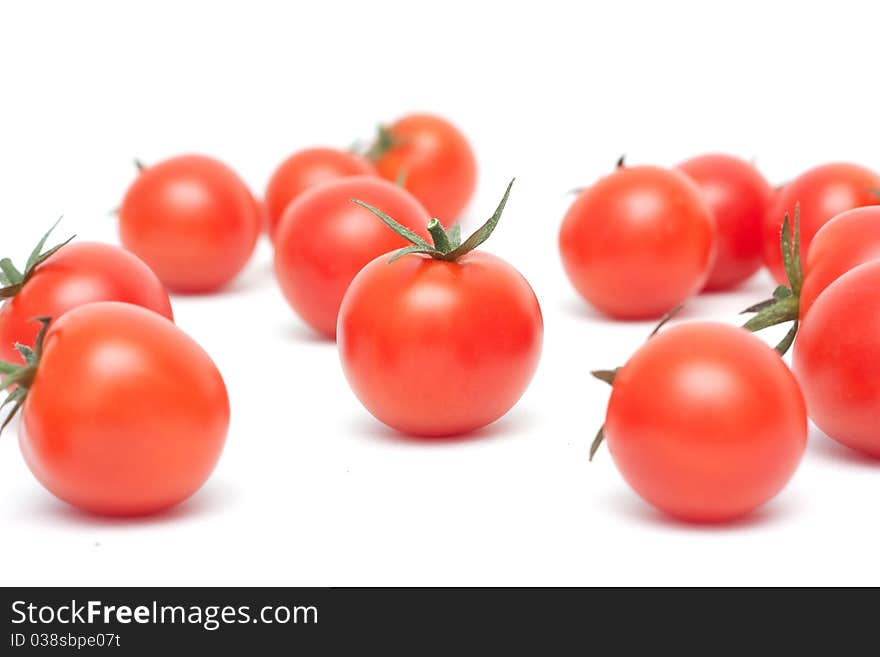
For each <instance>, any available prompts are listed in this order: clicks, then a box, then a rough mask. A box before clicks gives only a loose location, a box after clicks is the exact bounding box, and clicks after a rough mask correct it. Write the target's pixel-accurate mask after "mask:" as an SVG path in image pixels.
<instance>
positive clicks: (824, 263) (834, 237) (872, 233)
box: [800, 205, 880, 318]
mask: <svg viewBox="0 0 880 657" xmlns="http://www.w3.org/2000/svg"><path fill="white" fill-rule="evenodd" d="M878 259H880V206H875V205H872V206H867V207H862V208H855V209H853V210H847V211H846V212H842V213H841V214H839V215H837V216H836V217H834V218H833V219H832V220H831V221H829V222H828V223H827V224H825V225H824V226H822V228H820V229H819V232H818V233H816V235H815V237H813V241H812V242H811V243H810V250H809V252H808V254H807V262H806V266H805V272H806V273H805V277H804V284H803V288H802V289H801V296H800V316H801V318H803V317H804V316H805V315H806V313H807V310H809V309H810V307H811V306H812V305H813V302H814V301H815V300H816V297H818V296H819V294H820V293H821V292H822V291H823V290H824V289H825V288H827V287H828V286H829V285H830V284H831V283H833V282H834V281H836V280H837V279H838V278H840V277H841V276H842V275H843V274H845V273H846V272H848V271H850V270H851V269H853V268H854V267H857V266H858V265H861V264H864V263H866V262H870V261H872V260H878Z"/></svg>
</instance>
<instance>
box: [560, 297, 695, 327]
mask: <svg viewBox="0 0 880 657" xmlns="http://www.w3.org/2000/svg"><path fill="white" fill-rule="evenodd" d="M693 305H694V304H693V302H688V303H686V304H685V305H684V307H683V308H682V309H681V310H679V311H678V312H677V313H676V314H675V317H673V318H672V320H671V322H673V323H674V322H677V321H680V320H691V319H700V318H701V313H699V312H696V311H695V310H694V309H693V307H692V306H693ZM561 309H562V312H563V313H564V314H565V315H567V316H568V317H573V318H575V319H587V320H590V321H593V322H607V323H609V324H610V323H614V324H627V325H632V326H638V325H643V326H645V328H646V329H647V333H650V332H651V330H652V329H653V328H654V327H655V326H657V323H658V322H659V321H660V319H661V318H660V317H657V318H653V319H616V318H614V317H609V316H608V315H604V314H602V313H600V312H599V311H598V310H596V309H595V308H593V306H591V305H590V304H589V303H587V302H586V301H584V300H583V299H581V298H579V297H569V298H567V299H566V300H565V301H563V302H562V304H561Z"/></svg>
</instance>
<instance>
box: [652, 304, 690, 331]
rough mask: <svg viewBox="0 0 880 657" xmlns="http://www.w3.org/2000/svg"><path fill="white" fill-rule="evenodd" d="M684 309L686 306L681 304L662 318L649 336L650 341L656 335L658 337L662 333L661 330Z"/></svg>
mask: <svg viewBox="0 0 880 657" xmlns="http://www.w3.org/2000/svg"><path fill="white" fill-rule="evenodd" d="M682 308H684V304H683V303H680V304H678V305H677V306H676V307H675V308H673V309H672V310H669V311H667V312H666V314H665V315H663V317H661V318H660V321H659V322H657V326H655V327H654V329H653V330H652V331H651V332H650V333H649V334H648V340H650V339H651V338H653V337H654V336H655V335H657V334H658V333H659V332H660V329H662V328H663V327H664V326H666V324H667V323H668V322H669V320H670V319H672V318H673V317H675V316H676V315H677V314H678V313H680V312H681V309H682Z"/></svg>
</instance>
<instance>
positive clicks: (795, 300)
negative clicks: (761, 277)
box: [742, 205, 804, 355]
mask: <svg viewBox="0 0 880 657" xmlns="http://www.w3.org/2000/svg"><path fill="white" fill-rule="evenodd" d="M800 214H801V211H800V205H795V208H794V231H793V234H792V226H791V219H790V218H789V216H788V213H786V214H785V218H784V219H783V221H782V233H781V235H780V239H779V244H780V248H781V250H782V264H783V267H784V269H785V275H786V277H788V286H785V285H780V286H779V287H777V288H776V289H775V290H774V291H773V298H772V299H767V300H766V301H761V302H760V303H756V304H755V305H753V306H750V307H749V308H746V309H745V310H744V311H742V313H743V314H747V313H755V314H754V316H753V317H752V318H750V319H749V320H748V321H747V322H746V323H745V324H743V328H745V329H747V330H749V331H752V332H755V331H760V330H762V329H765V328H768V327H770V326H775V325H777V324H784V323H786V322H794V324H793V325H792V327H791V329H790V330H789V331H788V333H787V334H786V335H785V338H783V340H782V341H781V342H780V343H779V344H778V345H776V350H777V351H778V352H779V353H780V355H785V353H786V352H787V351H788V350H789V349H790V348H791V345H792V344H793V343H794V338H795V335H797V329H798V321H797V320H798V318H799V316H800V298H801V288H802V287H803V284H804V273H803V268H802V265H801V236H800V233H801V227H800Z"/></svg>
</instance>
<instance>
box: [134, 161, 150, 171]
mask: <svg viewBox="0 0 880 657" xmlns="http://www.w3.org/2000/svg"><path fill="white" fill-rule="evenodd" d="M133 162H134V168H135V169H137V171H138V173H142V172H143V170H144V169H146V168H147V165H146V164H144V163H143V160H140V159H138V158H134V160H133Z"/></svg>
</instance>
